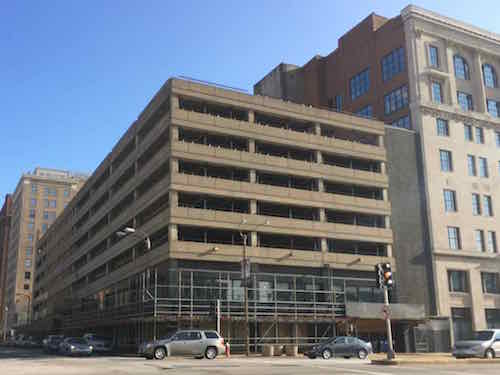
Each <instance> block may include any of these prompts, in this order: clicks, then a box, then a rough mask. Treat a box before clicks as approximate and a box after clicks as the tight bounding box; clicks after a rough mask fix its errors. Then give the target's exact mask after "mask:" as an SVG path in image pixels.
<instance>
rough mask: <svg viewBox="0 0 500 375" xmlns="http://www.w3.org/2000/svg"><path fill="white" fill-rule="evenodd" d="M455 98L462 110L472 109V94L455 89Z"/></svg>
mask: <svg viewBox="0 0 500 375" xmlns="http://www.w3.org/2000/svg"><path fill="white" fill-rule="evenodd" d="M457 100H458V105H459V106H460V108H462V110H463V111H466V112H468V111H473V110H474V105H473V103H472V95H471V94H467V93H466V92H462V91H457Z"/></svg>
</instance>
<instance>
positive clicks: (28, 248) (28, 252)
mask: <svg viewBox="0 0 500 375" xmlns="http://www.w3.org/2000/svg"><path fill="white" fill-rule="evenodd" d="M32 255H33V248H32V247H27V248H26V256H27V257H31V256H32Z"/></svg>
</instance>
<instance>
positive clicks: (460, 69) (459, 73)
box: [453, 55, 470, 80]
mask: <svg viewBox="0 0 500 375" xmlns="http://www.w3.org/2000/svg"><path fill="white" fill-rule="evenodd" d="M453 65H455V77H457V78H461V79H466V80H469V79H470V72H469V65H468V64H467V61H465V59H464V58H463V57H462V56H459V55H455V56H453Z"/></svg>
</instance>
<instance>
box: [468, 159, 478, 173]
mask: <svg viewBox="0 0 500 375" xmlns="http://www.w3.org/2000/svg"><path fill="white" fill-rule="evenodd" d="M467 169H468V170H469V176H476V175H477V171H476V157H475V156H474V155H467Z"/></svg>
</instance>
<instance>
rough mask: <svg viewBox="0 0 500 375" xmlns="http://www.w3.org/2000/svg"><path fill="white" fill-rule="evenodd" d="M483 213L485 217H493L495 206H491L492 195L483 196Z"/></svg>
mask: <svg viewBox="0 0 500 375" xmlns="http://www.w3.org/2000/svg"><path fill="white" fill-rule="evenodd" d="M483 212H484V216H493V205H492V204H491V196H490V195H483Z"/></svg>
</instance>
